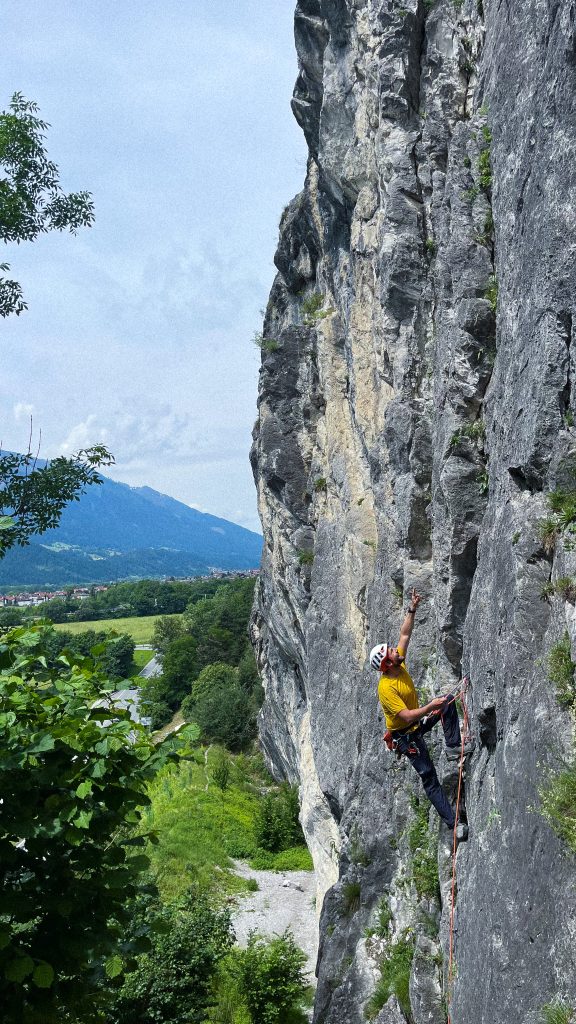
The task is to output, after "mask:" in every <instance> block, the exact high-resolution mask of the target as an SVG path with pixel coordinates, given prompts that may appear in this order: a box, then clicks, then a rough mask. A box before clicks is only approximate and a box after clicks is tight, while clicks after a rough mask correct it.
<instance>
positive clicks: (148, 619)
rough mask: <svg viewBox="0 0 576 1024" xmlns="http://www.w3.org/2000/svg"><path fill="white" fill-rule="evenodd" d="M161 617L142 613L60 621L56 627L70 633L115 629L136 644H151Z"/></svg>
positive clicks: (171, 616)
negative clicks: (88, 620)
mask: <svg viewBox="0 0 576 1024" xmlns="http://www.w3.org/2000/svg"><path fill="white" fill-rule="evenodd" d="M159 618H160V616H159V615H142V616H141V617H140V618H139V617H138V616H136V615H133V616H131V617H130V618H128V619H96V620H95V621H94V622H58V623H57V624H56V625H55V626H54V628H55V629H60V630H66V632H68V633H85V632H86V630H87V629H93V630H95V631H96V632H97V633H101V632H103V631H104V630H108V629H114V630H115V631H116V633H128V634H129V635H130V636H131V637H132V639H133V640H134V643H135V644H149V643H151V640H152V633H153V632H154V623H155V622H156V620H157V619H159ZM162 618H164V616H162ZM166 618H170V619H173V618H176V616H174V615H167V616H166ZM136 653H138V652H136Z"/></svg>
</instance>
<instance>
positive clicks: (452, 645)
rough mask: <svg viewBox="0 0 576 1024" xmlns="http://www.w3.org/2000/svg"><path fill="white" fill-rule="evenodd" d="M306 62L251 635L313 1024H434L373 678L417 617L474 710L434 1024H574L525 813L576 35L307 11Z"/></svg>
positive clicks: (426, 887) (536, 834)
mask: <svg viewBox="0 0 576 1024" xmlns="http://www.w3.org/2000/svg"><path fill="white" fill-rule="evenodd" d="M295 32H296V45H297V50H298V57H299V66H300V73H299V76H298V80H297V83H296V87H295V92H294V98H293V110H294V114H295V116H296V118H297V120H298V122H299V124H300V125H301V127H302V130H303V132H304V134H305V136H306V140H307V143H308V146H309V151H310V156H309V162H308V171H307V177H306V182H305V186H304V189H303V191H302V193H301V194H300V195H299V196H297V197H296V199H294V200H293V201H292V203H290V205H289V206H288V207H287V208H286V210H285V211H284V213H283V215H282V220H281V224H280V242H279V246H278V251H277V254H276V265H277V267H278V276H277V278H276V281H275V284H274V287H273V289H272V293H271V296H270V300H269V304H268V308H267V313H266V319H265V324H264V332H263V342H262V346H263V359H262V369H261V378H260V395H259V420H258V424H257V426H256V428H255V436H254V446H253V452H252V460H253V466H254V472H255V477H256V481H257V485H258V490H259V501H260V511H261V516H262V523H263V528H264V536H265V549H264V556H263V565H262V573H261V579H260V584H259V590H258V595H257V604H256V609H255V616H254V624H253V628H254V640H255V645H256V650H257V654H258V659H259V664H260V668H261V671H262V675H263V679H264V685H265V691H266V700H265V704H264V708H263V712H262V716H261V737H262V742H263V745H264V749H265V751H266V754H267V757H268V759H269V761H270V764H271V765H272V767H273V770H274V771H275V772H276V773H277V774H278V775H281V776H283V777H286V778H288V779H290V780H291V781H296V782H298V783H299V784H300V787H301V796H302V820H303V825H304V828H305V831H306V835H307V838H308V842H309V845H310V848H311V850H312V853H313V856H314V859H315V863H316V866H317V869H318V875H319V879H320V886H321V894H320V895H321V897H322V898H323V903H322V915H321V942H320V952H319V960H318V992H317V999H316V1007H315V1020H316V1021H318V1022H320V1021H322V1022H324V1024H343V1022H350V1024H356V1022H357V1024H360V1022H361V1021H363V1020H364V1019H365V1010H366V1008H367V1007H368V1011H369V1012H371V1014H372V1017H373V1019H375V1020H377V1021H378V1022H380V1024H387V1022H394V1021H398V1020H402V1019H412V1020H413V1021H414V1022H415V1024H424V1022H432V1024H436V1022H439V1024H440V1022H443V1021H444V1020H445V1019H446V999H447V987H448V986H447V977H446V975H447V969H446V959H447V946H448V918H449V903H450V853H449V848H448V845H449V837H446V836H445V835H443V834H442V833H440V836H439V838H438V832H437V825H436V821H437V819H436V818H435V816H434V814H433V813H432V814H431V815H430V819H429V823H428V824H429V828H428V829H427V828H426V818H427V815H428V805H427V804H426V801H425V800H424V799H422V798H421V797H422V794H421V791H420V789H419V786H418V782H417V779H416V776H415V775H413V773H412V772H411V769H410V766H406V765H405V764H404V763H400V764H397V763H396V761H395V760H394V759H391V758H390V756H389V755H388V754H387V753H386V752H385V748H384V746H383V743H382V738H381V737H382V731H383V728H382V722H381V720H380V715H379V710H378V705H377V697H376V686H377V677H376V674H375V673H374V672H373V671H372V670H370V668H369V667H368V666H367V652H368V651H369V649H370V647H371V646H372V645H373V644H375V643H377V642H379V641H380V640H387V639H389V640H390V641H391V642H393V643H395V642H396V640H397V637H398V630H399V626H400V623H401V621H402V618H403V608H404V607H405V606H406V603H407V600H408V595H409V590H410V588H411V587H412V586H415V587H416V588H417V589H418V590H419V591H420V592H421V593H422V594H423V597H424V599H423V602H422V605H421V607H420V609H419V613H418V617H417V622H416V626H415V629H414V634H413V638H412V642H411V647H410V652H409V656H408V667H409V669H410V670H411V672H412V675H413V677H414V679H415V681H416V682H417V684H418V685H419V687H420V688H421V689H422V690H423V691H424V692H428V693H432V692H434V691H439V690H441V689H442V688H444V687H446V686H448V685H453V684H455V683H456V681H457V680H458V679H459V678H460V675H461V674H462V672H468V673H469V674H470V676H471V680H472V685H471V691H470V697H469V713H470V719H471V727H472V731H473V733H474V736H475V739H476V748H475V751H474V754H473V756H472V759H471V761H470V764H469V767H468V772H467V780H466V789H467V811H468V819H469V823H470V840H469V842H468V843H467V844H466V845H465V846H461V847H460V849H459V852H458V857H457V901H456V914H455V934H454V945H455V959H456V963H457V971H456V970H455V971H454V972H453V974H454V977H453V980H452V984H451V986H450V992H449V993H448V997H449V998H450V1000H451V1002H450V1014H451V1020H452V1022H453V1024H487V1022H490V1024H510V1022H516V1021H517V1022H519V1024H528V1021H532V1020H534V1019H538V1012H539V1010H540V1009H541V1007H542V1006H543V1004H545V1003H547V1002H549V1001H550V1000H551V999H552V998H553V997H555V996H561V997H562V998H564V999H566V1000H568V1001H571V1002H572V1003H576V972H575V971H574V949H575V948H576V925H575V921H576V892H575V886H574V882H575V878H576V873H575V863H574V860H573V858H572V857H571V856H570V855H569V853H568V851H567V849H566V847H565V846H564V845H563V844H562V843H561V842H560V840H558V839H557V838H556V836H555V834H554V833H553V832H552V831H551V829H550V827H549V826H548V824H547V823H546V821H545V820H544V818H543V817H542V816H541V814H540V813H539V804H540V798H539V788H540V787H541V785H542V783H543V780H544V778H545V777H546V772H547V770H548V769H549V767H551V766H554V764H555V763H556V761H557V758H558V756H562V755H567V754H569V753H570V751H571V749H572V731H573V719H572V717H571V714H570V712H569V711H567V710H562V709H561V708H560V707H559V706H558V704H557V702H556V699H555V693H554V686H553V684H552V683H550V681H549V680H548V678H547V657H546V656H547V652H548V651H549V649H550V646H551V644H552V643H553V642H554V641H555V640H556V639H557V638H558V637H559V636H560V635H561V634H562V633H563V632H564V631H565V630H566V629H567V628H568V630H569V631H570V633H571V635H572V634H573V632H574V626H573V623H572V612H573V606H572V605H570V604H568V603H566V602H564V601H563V600H562V598H561V597H558V596H554V597H552V598H551V599H550V600H549V601H543V600H541V593H542V589H543V587H544V586H545V585H546V584H547V583H549V581H550V580H551V579H552V580H554V579H556V578H557V577H558V576H563V577H565V576H568V575H569V574H570V573H571V572H574V570H575V569H576V559H575V556H574V554H573V553H571V552H570V551H566V550H564V545H563V544H562V543H561V542H558V544H557V545H556V550H555V552H554V551H551V550H550V545H548V548H545V547H544V546H543V543H542V540H541V539H540V533H539V529H538V523H539V522H540V521H541V520H542V519H543V518H544V517H545V516H546V514H547V501H546V494H547V493H549V492H550V491H552V490H554V489H557V488H565V489H569V490H570V489H572V490H573V489H574V488H575V484H574V466H575V464H576V431H575V429H574V427H573V426H572V424H573V413H574V411H575V404H576V398H575V397H574V396H573V394H572V380H573V378H574V353H573V351H572V348H571V340H572V307H573V305H574V296H575V295H576V280H575V255H576V195H575V191H576V170H575V168H576V135H575V132H574V125H575V124H576V110H575V109H574V108H575V106H576V4H575V3H574V2H573V0H563V2H562V3H560V2H555V0H547V2H545V0H531V2H529V3H525V4H520V5H518V4H517V5H514V6H513V7H512V6H511V5H510V4H509V3H501V2H498V3H497V2H496V0H437V2H436V3H434V2H433V0H424V2H422V0H418V2H417V0H397V2H396V0H394V2H392V0H300V2H299V3H298V4H297V7H296V18H295ZM549 589H550V588H549ZM435 760H436V762H437V763H438V765H439V767H440V771H441V772H442V771H443V772H444V773H445V782H446V786H447V787H448V788H450V787H453V786H454V778H453V777H452V776H450V775H449V774H447V772H448V769H447V767H446V765H445V764H444V762H443V755H442V754H441V751H440V748H438V749H437V750H436V752H435ZM419 801H420V802H419ZM432 858H433V860H432ZM436 858H437V867H435V866H434V865H435V864H436ZM431 864H433V866H434V872H433V875H434V877H431V870H430V868H431ZM438 892H439V896H438ZM402 957H404V960H403V961H402ZM443 957H444V959H443ZM401 961H402V962H403V963H404V967H402V966H401ZM406 963H408V968H406ZM407 972H408V973H407ZM381 974H382V977H383V979H384V980H380V981H379V979H380V977H381ZM408 975H409V977H408ZM388 977H389V978H391V979H392V980H391V981H390V984H389V985H388V988H386V978H388ZM401 977H403V978H404V980H405V985H404V988H403V987H402V984H400V981H399V979H400V978H401ZM378 983H379V986H380V998H379V1001H378V999H376V1000H372V1002H370V999H371V996H372V994H373V992H374V990H375V988H376V986H377V984H378ZM535 1014H536V1017H535V1016H534V1015H535Z"/></svg>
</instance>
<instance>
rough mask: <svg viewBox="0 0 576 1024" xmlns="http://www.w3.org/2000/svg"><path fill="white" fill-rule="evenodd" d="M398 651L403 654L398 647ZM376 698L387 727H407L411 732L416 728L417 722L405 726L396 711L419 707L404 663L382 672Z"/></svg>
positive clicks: (411, 709) (416, 695)
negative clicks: (382, 711)
mask: <svg viewBox="0 0 576 1024" xmlns="http://www.w3.org/2000/svg"><path fill="white" fill-rule="evenodd" d="M398 653H399V654H404V651H403V650H402V649H401V648H400V647H399V648H398ZM378 699H379V700H380V703H381V705H382V707H383V708H384V714H385V716H386V728H387V729H409V731H410V732H412V731H413V730H414V729H417V728H418V723H417V722H415V723H414V725H412V726H407V725H406V722H403V721H402V719H401V718H398V712H399V711H403V710H404V708H408V709H409V710H410V711H415V710H416V708H417V707H419V704H418V694H417V693H416V689H415V687H414V683H413V682H412V676H411V675H410V673H409V672H407V671H406V669H405V668H404V663H402V665H398V667H397V668H396V667H394V668H391V669H389V670H388V672H385V673H382V675H381V676H380V681H379V683H378Z"/></svg>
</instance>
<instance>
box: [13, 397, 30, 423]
mask: <svg viewBox="0 0 576 1024" xmlns="http://www.w3.org/2000/svg"><path fill="white" fill-rule="evenodd" d="M13 411H14V419H15V420H16V423H22V421H23V420H30V419H31V418H33V416H34V406H33V405H32V404H31V403H30V402H17V403H16V405H15V406H14V410H13Z"/></svg>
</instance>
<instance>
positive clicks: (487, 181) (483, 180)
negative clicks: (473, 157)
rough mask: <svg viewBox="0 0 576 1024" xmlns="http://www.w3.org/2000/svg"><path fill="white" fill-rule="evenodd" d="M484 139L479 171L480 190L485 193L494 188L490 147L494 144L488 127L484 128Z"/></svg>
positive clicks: (479, 159) (484, 126) (479, 158)
mask: <svg viewBox="0 0 576 1024" xmlns="http://www.w3.org/2000/svg"><path fill="white" fill-rule="evenodd" d="M482 138H483V140H484V145H483V147H482V149H481V150H480V156H479V157H478V171H479V174H480V179H479V180H480V188H481V189H482V190H483V191H484V192H488V193H489V192H490V189H491V188H492V164H491V160H490V146H491V143H492V133H491V131H490V129H489V127H488V125H483V126H482Z"/></svg>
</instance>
